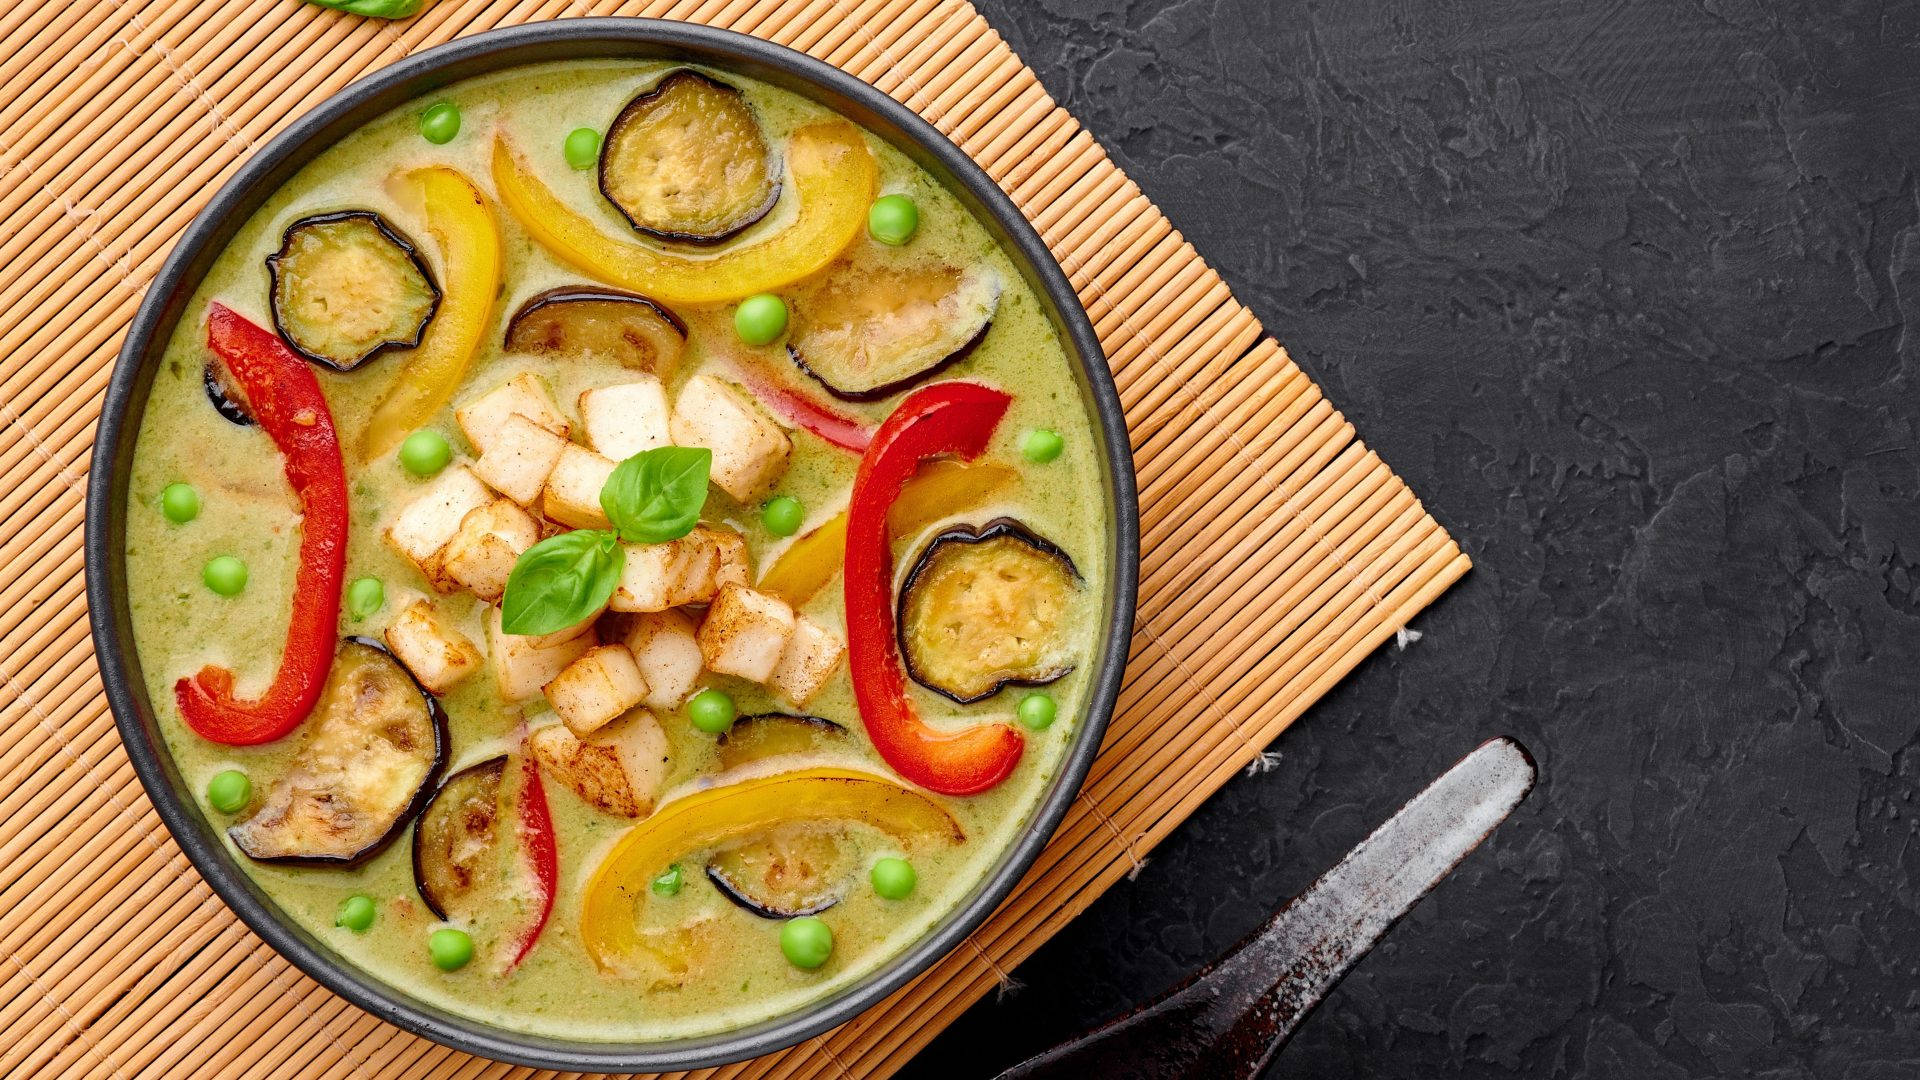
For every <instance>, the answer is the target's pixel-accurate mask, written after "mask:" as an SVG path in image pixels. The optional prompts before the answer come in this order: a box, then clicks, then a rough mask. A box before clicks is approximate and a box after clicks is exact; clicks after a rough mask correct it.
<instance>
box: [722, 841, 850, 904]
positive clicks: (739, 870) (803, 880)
mask: <svg viewBox="0 0 1920 1080" xmlns="http://www.w3.org/2000/svg"><path fill="white" fill-rule="evenodd" d="M852 850H853V845H852V844H850V843H849V842H848V840H847V838H846V836H845V834H843V833H842V832H841V831H840V830H838V829H832V828H823V827H821V826H819V825H813V824H793V825H776V826H774V827H773V828H771V829H768V830H767V831H765V832H763V833H761V834H759V835H757V836H755V837H753V838H752V839H749V840H744V841H741V842H740V843H737V844H733V845H730V846H728V847H725V848H722V849H720V850H719V851H716V852H714V854H713V857H712V858H710V859H708V860H707V880H709V881H711V882H713V884H714V887H715V888H717V889H719V890H720V894H721V895H722V896H725V897H726V898H727V899H729V900H731V901H733V902H734V903H736V904H738V905H740V906H741V907H743V908H746V909H747V910H748V911H751V912H753V913H754V914H755V915H758V916H760V917H761V918H763V919H792V918H797V917H799V916H801V915H817V914H819V913H820V912H822V911H825V910H827V909H828V908H830V907H832V906H833V905H835V904H837V903H839V902H840V901H841V899H842V898H844V897H845V896H846V894H847V887H848V884H849V883H850V882H851V881H852V880H853V878H854V876H855V875H854V871H855V869H856V868H855V866H854V859H853V856H852Z"/></svg>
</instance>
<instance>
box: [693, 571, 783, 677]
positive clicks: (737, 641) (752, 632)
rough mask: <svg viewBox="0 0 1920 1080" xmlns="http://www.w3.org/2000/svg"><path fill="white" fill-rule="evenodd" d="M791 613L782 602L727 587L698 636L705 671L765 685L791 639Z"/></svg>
mask: <svg viewBox="0 0 1920 1080" xmlns="http://www.w3.org/2000/svg"><path fill="white" fill-rule="evenodd" d="M793 624H794V615H793V609H792V608H791V607H788V606H787V602H786V601H785V600H782V599H780V598H779V597H777V596H769V595H767V594H766V593H763V592H755V591H754V590H752V589H749V588H747V587H746V586H745V585H728V586H727V587H726V588H724V589H721V590H720V595H719V596H716V597H714V598H713V606H712V607H709V608H708V609H707V617H706V619H705V621H703V622H701V624H700V631H699V634H698V635H697V636H698V638H699V641H700V655H701V656H702V657H703V658H705V660H706V662H707V667H709V668H711V669H712V670H714V671H717V672H719V673H720V674H722V675H738V676H740V677H741V678H743V679H747V680H750V681H752V682H766V681H767V679H768V677H769V676H771V675H772V674H773V671H774V668H776V667H778V666H779V664H780V657H781V654H783V653H785V652H786V651H787V640H788V639H789V638H791V637H792V636H793Z"/></svg>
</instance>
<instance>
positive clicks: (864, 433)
mask: <svg viewBox="0 0 1920 1080" xmlns="http://www.w3.org/2000/svg"><path fill="white" fill-rule="evenodd" d="M735 370H737V371H738V372H739V373H740V379H741V381H742V382H745V383H746V384H747V389H748V390H751V391H753V395H754V396H755V397H757V398H759V399H760V401H761V403H762V404H764V405H766V407H767V408H768V409H770V410H772V412H773V414H774V415H775V416H778V417H779V418H780V419H782V420H785V421H786V422H787V423H789V424H792V425H793V426H795V427H800V428H805V429H807V430H808V431H811V432H813V433H814V434H815V435H818V436H820V438H821V439H822V440H823V441H825V442H826V443H827V444H828V445H830V446H837V447H839V448H840V449H842V450H851V451H852V452H854V453H856V454H862V453H865V452H866V449H867V447H868V446H869V445H871V444H872V442H873V429H872V428H870V427H868V426H866V425H865V424H862V423H861V422H860V421H858V420H855V419H854V418H853V417H851V416H846V415H844V414H842V413H837V412H835V411H833V410H832V409H829V408H827V407H826V406H825V405H822V404H820V403H819V402H817V401H815V400H813V399H812V398H810V397H808V396H807V395H806V394H804V393H802V392H800V391H799V390H795V389H794V388H793V387H791V386H784V385H782V384H780V383H779V382H777V381H775V380H773V379H770V378H768V377H767V376H765V375H763V374H761V373H760V372H757V371H754V370H753V369H752V368H750V367H748V366H747V365H745V364H740V365H737V366H736V368H735Z"/></svg>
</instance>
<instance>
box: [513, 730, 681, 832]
mask: <svg viewBox="0 0 1920 1080" xmlns="http://www.w3.org/2000/svg"><path fill="white" fill-rule="evenodd" d="M527 746H528V748H529V749H530V750H531V751H532V752H533V756H534V760H536V761H538V762H539V763H540V765H541V767H542V768H544V769H546V770H547V771H548V772H549V773H551V774H552V775H553V777H554V779H556V780H559V781H560V782H561V783H563V784H565V785H566V786H567V787H569V788H571V789H572V790H573V793H574V794H576V795H578V796H580V798H581V799H582V800H583V801H585V802H586V803H587V804H588V805H590V806H593V807H595V808H597V809H599V810H601V811H603V812H605V813H609V814H615V815H618V816H620V817H630V818H638V817H645V816H647V815H648V814H650V813H652V812H653V804H654V802H655V800H656V799H658V798H659V795H660V788H661V786H662V785H663V784H664V783H665V782H666V778H667V766H668V764H669V757H670V755H669V753H668V748H667V733H666V732H665V731H664V730H662V729H661V727H660V721H659V720H658V719H656V718H655V717H654V715H653V714H652V713H650V712H647V711H646V710H645V709H636V710H634V711H633V712H630V713H628V714H627V715H626V716H624V717H622V718H621V719H619V720H617V721H615V722H613V723H611V724H608V725H607V726H606V727H603V728H601V729H600V730H599V731H597V732H595V733H594V734H592V735H590V736H588V737H586V738H585V739H582V738H580V737H579V736H577V735H575V734H574V733H573V732H571V731H569V730H567V728H566V726H565V725H563V724H548V725H547V726H545V727H541V728H536V729H534V731H533V732H532V733H531V734H529V735H528V736H527Z"/></svg>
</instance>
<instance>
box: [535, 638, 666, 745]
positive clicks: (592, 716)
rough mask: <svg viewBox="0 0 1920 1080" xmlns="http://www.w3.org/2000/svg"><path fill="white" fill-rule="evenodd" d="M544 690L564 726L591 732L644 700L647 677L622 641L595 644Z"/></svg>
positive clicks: (587, 733)
mask: <svg viewBox="0 0 1920 1080" xmlns="http://www.w3.org/2000/svg"><path fill="white" fill-rule="evenodd" d="M546 694H547V704H549V705H552V706H553V711H554V712H555V713H556V714H558V715H559V717H560V719H561V721H562V722H564V723H565V724H566V725H567V730H569V731H571V732H573V733H574V734H575V735H590V734H592V733H593V732H595V731H598V730H599V729H600V728H602V727H605V726H606V724H607V722H608V721H610V720H612V719H614V718H615V717H617V716H619V715H620V714H621V713H623V712H626V711H627V710H628V709H631V708H633V707H634V706H635V705H638V704H640V703H641V702H642V701H644V700H646V696H647V680H646V679H645V678H644V677H642V676H641V674H640V666H639V665H638V664H636V663H634V661H633V654H632V653H630V652H628V651H627V647H626V646H625V645H595V646H594V647H593V648H591V649H588V650H587V651H586V652H584V653H581V654H580V658H579V659H578V660H575V661H574V662H573V663H571V664H568V665H567V666H566V667H565V668H563V669H562V670H561V672H560V674H558V675H555V676H554V677H553V681H552V682H550V683H548V684H547V686H546Z"/></svg>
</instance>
